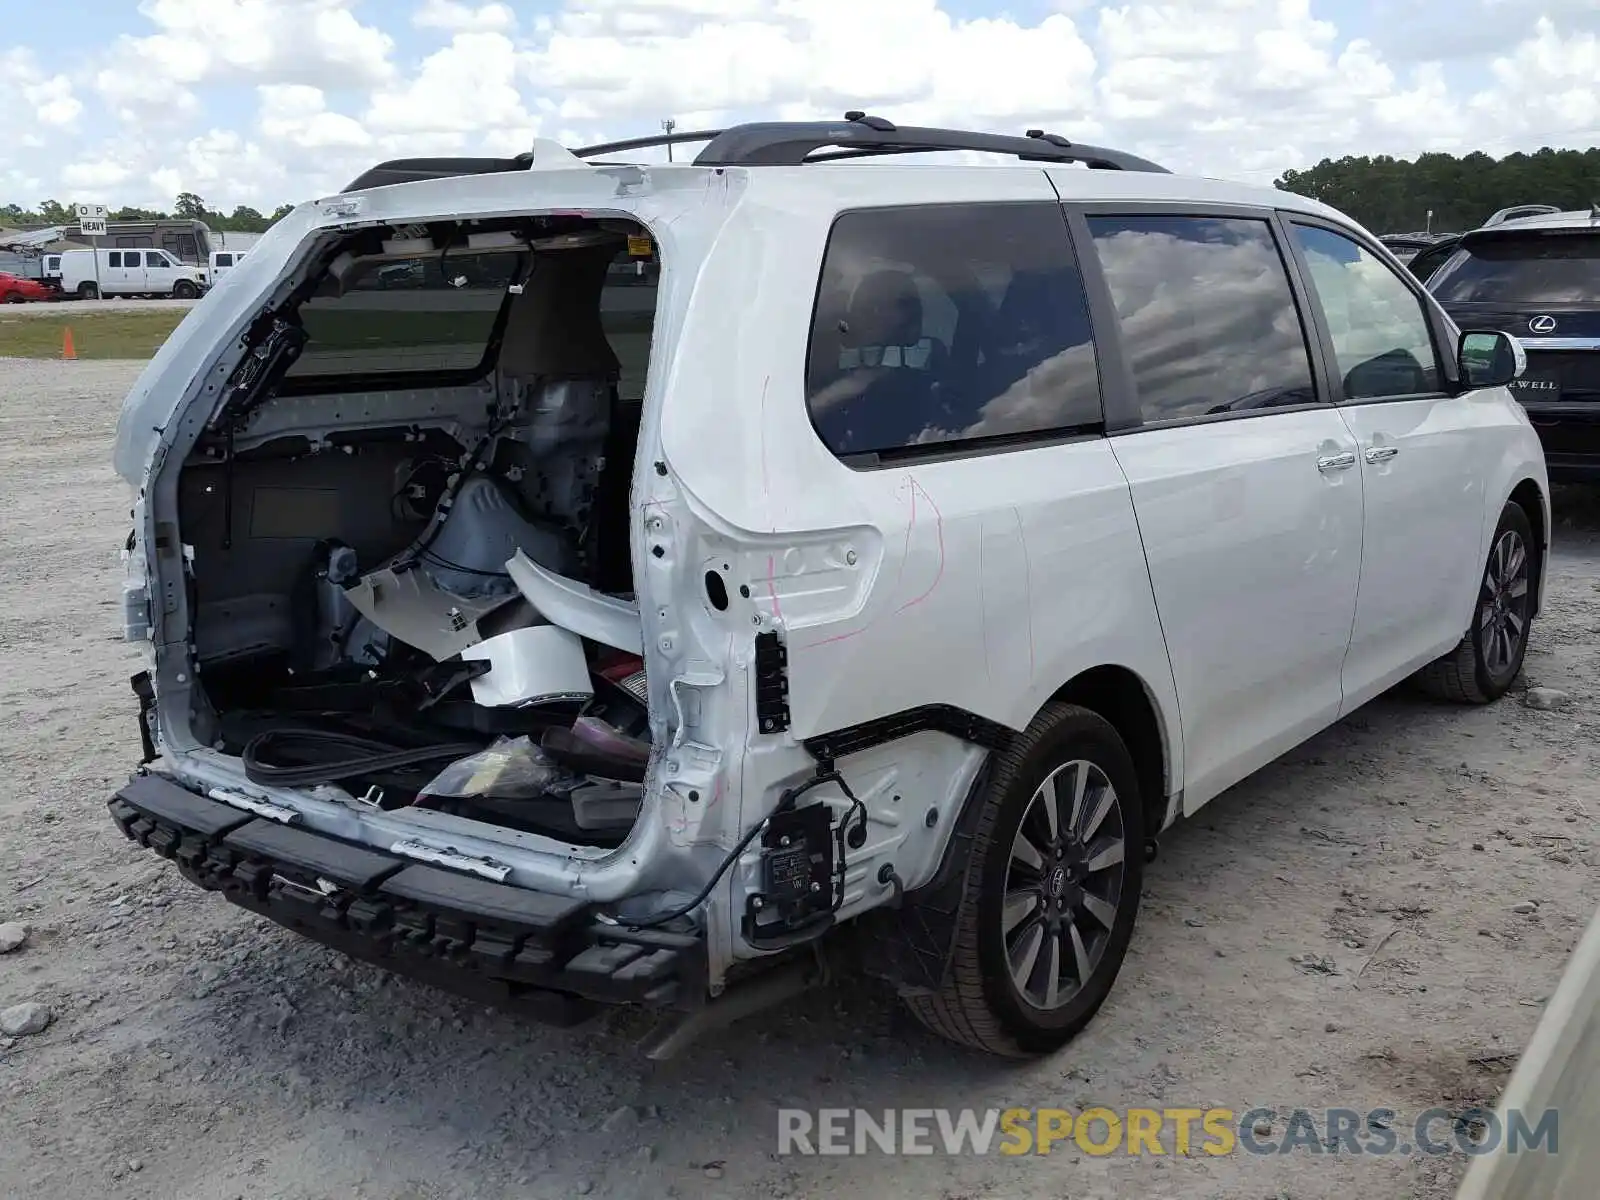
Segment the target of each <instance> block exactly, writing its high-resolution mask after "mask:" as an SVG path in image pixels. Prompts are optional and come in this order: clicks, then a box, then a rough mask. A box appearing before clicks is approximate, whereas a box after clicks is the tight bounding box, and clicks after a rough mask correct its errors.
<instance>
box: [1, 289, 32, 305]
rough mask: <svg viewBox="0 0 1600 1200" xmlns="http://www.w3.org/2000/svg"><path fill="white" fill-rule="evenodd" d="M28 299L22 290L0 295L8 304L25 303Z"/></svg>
mask: <svg viewBox="0 0 1600 1200" xmlns="http://www.w3.org/2000/svg"><path fill="white" fill-rule="evenodd" d="M27 299H28V298H27V297H26V296H24V295H23V294H22V293H21V292H7V293H6V294H5V295H4V296H3V297H0V300H4V301H5V303H7V304H25V303H26V302H27Z"/></svg>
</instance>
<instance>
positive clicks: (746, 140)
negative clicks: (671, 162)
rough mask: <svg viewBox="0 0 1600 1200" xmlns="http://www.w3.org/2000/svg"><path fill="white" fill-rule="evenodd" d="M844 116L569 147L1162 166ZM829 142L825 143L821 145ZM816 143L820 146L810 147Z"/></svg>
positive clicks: (1052, 144)
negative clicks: (957, 154)
mask: <svg viewBox="0 0 1600 1200" xmlns="http://www.w3.org/2000/svg"><path fill="white" fill-rule="evenodd" d="M844 116H845V119H844V123H842V124H841V123H838V122H834V121H764V122H757V123H754V124H749V125H734V126H731V127H729V128H727V129H694V130H688V131H686V132H684V133H658V134H653V135H651V136H649V137H638V138H627V139H625V140H623V141H620V142H601V143H599V144H597V145H594V146H582V147H579V148H578V149H576V150H574V151H572V154H573V156H574V157H576V158H596V157H599V156H601V155H606V154H621V153H624V152H626V151H629V150H646V149H649V148H651V147H654V146H678V145H682V144H684V143H686V142H705V143H707V145H706V147H705V149H703V150H702V151H700V153H699V154H698V155H696V156H695V158H694V165H695V166H700V167H744V166H750V167H753V166H798V165H800V164H801V163H807V162H826V161H828V160H831V159H840V158H871V157H876V156H879V155H885V154H926V153H928V152H930V151H939V150H969V151H977V152H979V153H985V154H1010V155H1015V156H1016V157H1017V158H1019V159H1023V160H1024V161H1027V162H1054V163H1083V164H1085V165H1086V166H1089V167H1093V168H1095V169H1097V170H1105V171H1148V172H1157V173H1160V174H1163V175H1164V174H1167V173H1168V172H1167V169H1166V168H1165V167H1163V166H1159V165H1158V164H1156V163H1153V162H1150V161H1149V160H1148V159H1143V158H1140V157H1138V156H1137V155H1134V154H1128V153H1126V152H1124V151H1122V150H1111V149H1107V148H1106V147H1103V146H1087V145H1083V144H1081V143H1074V142H1071V141H1069V140H1068V139H1066V138H1065V137H1063V136H1061V135H1060V134H1059V133H1047V132H1046V131H1044V130H1043V129H1030V130H1028V131H1027V132H1026V133H1025V134H1024V135H1023V136H1021V137H1016V136H1013V135H1011V134H1005V133H977V132H973V131H971V130H962V129H932V128H924V127H921V126H913V125H907V126H904V127H901V126H897V125H895V124H894V123H893V122H892V121H887V120H885V119H884V118H883V117H874V116H870V115H868V114H867V113H864V112H854V111H852V112H847V113H845V115H844ZM829 147H832V148H831V149H829ZM819 151H821V153H818V152H819ZM534 165H535V164H534V155H533V154H531V153H529V154H519V155H517V156H516V157H515V158H396V159H391V160H390V161H388V162H382V163H379V164H378V165H377V166H375V167H372V168H370V169H368V170H366V171H364V172H362V174H361V175H360V176H358V177H357V178H356V179H354V180H352V181H351V182H350V183H349V184H347V185H346V186H345V187H344V188H343V189H342V190H343V191H346V192H356V191H362V190H364V189H366V188H374V187H383V186H385V185H387V184H392V183H415V182H417V181H418V180H422V179H448V178H451V177H454V176H461V175H491V174H498V173H501V172H506V171H526V170H528V169H529V168H530V167H532V166H534Z"/></svg>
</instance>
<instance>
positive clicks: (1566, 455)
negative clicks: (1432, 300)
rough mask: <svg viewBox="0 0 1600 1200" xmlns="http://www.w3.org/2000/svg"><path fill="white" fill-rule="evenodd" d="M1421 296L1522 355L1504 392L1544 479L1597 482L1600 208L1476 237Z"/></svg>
mask: <svg viewBox="0 0 1600 1200" xmlns="http://www.w3.org/2000/svg"><path fill="white" fill-rule="evenodd" d="M1428 288H1429V290H1430V291H1432V292H1433V293H1434V295H1435V296H1437V297H1438V298H1439V302H1440V303H1441V304H1442V305H1443V306H1444V307H1445V309H1446V311H1448V312H1449V313H1450V315H1451V316H1452V317H1454V318H1455V321H1456V324H1458V325H1460V326H1461V327H1462V328H1463V329H1480V328H1481V329H1503V330H1505V331H1506V332H1508V333H1510V334H1512V335H1513V336H1515V337H1516V338H1517V339H1518V340H1519V341H1520V342H1521V343H1522V346H1523V348H1524V349H1525V350H1526V351H1527V352H1528V368H1527V370H1526V371H1525V372H1524V373H1523V375H1522V378H1520V379H1518V380H1516V381H1515V382H1514V383H1513V384H1511V392H1512V395H1514V396H1516V397H1517V399H1518V400H1520V401H1521V402H1522V404H1523V407H1524V408H1526V409H1527V410H1528V416H1529V417H1530V418H1531V419H1532V420H1533V424H1534V427H1535V428H1536V429H1537V430H1538V431H1539V440H1540V441H1541V442H1542V443H1543V444H1544V452H1545V460H1546V463H1547V465H1548V467H1549V472H1550V478H1551V479H1552V480H1555V481H1561V482H1591V483H1593V482H1600V206H1597V207H1596V208H1594V209H1591V210H1589V211H1580V212H1564V213H1551V214H1545V215H1540V216H1535V217H1523V218H1521V219H1518V220H1510V221H1505V222H1503V223H1501V224H1498V225H1492V226H1485V227H1484V228H1482V229H1476V230H1474V231H1472V232H1471V233H1468V234H1466V235H1465V236H1464V237H1463V238H1462V239H1461V241H1460V243H1459V245H1457V247H1456V249H1455V251H1454V253H1452V254H1451V256H1450V258H1449V259H1448V260H1447V261H1446V262H1445V263H1444V264H1443V265H1442V266H1441V267H1439V269H1438V270H1437V271H1435V272H1434V273H1433V274H1432V276H1431V277H1430V278H1429V279H1428Z"/></svg>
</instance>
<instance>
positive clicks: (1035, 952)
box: [1011, 921, 1044, 993]
mask: <svg viewBox="0 0 1600 1200" xmlns="http://www.w3.org/2000/svg"><path fill="white" fill-rule="evenodd" d="M1043 945H1044V922H1042V921H1035V922H1034V923H1033V925H1032V927H1031V928H1030V929H1029V930H1028V932H1027V933H1025V934H1023V936H1022V940H1021V941H1020V942H1018V943H1017V948H1016V949H1015V950H1013V951H1012V952H1011V978H1012V979H1014V980H1015V981H1016V984H1017V987H1018V988H1020V989H1021V990H1022V991H1023V992H1024V993H1026V992H1027V991H1028V981H1029V980H1031V979H1032V978H1033V968H1034V964H1035V963H1037V962H1038V961H1039V950H1040V948H1041V947H1042V946H1043Z"/></svg>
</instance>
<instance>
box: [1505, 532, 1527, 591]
mask: <svg viewBox="0 0 1600 1200" xmlns="http://www.w3.org/2000/svg"><path fill="white" fill-rule="evenodd" d="M1527 561H1528V554H1527V551H1525V550H1524V549H1523V548H1522V540H1521V539H1520V538H1518V539H1517V540H1515V541H1512V542H1511V551H1510V553H1509V554H1507V556H1506V575H1505V581H1506V582H1507V583H1509V582H1511V580H1513V579H1515V578H1516V577H1517V576H1518V575H1520V574H1522V566H1523V564H1524V563H1525V562H1527Z"/></svg>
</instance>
